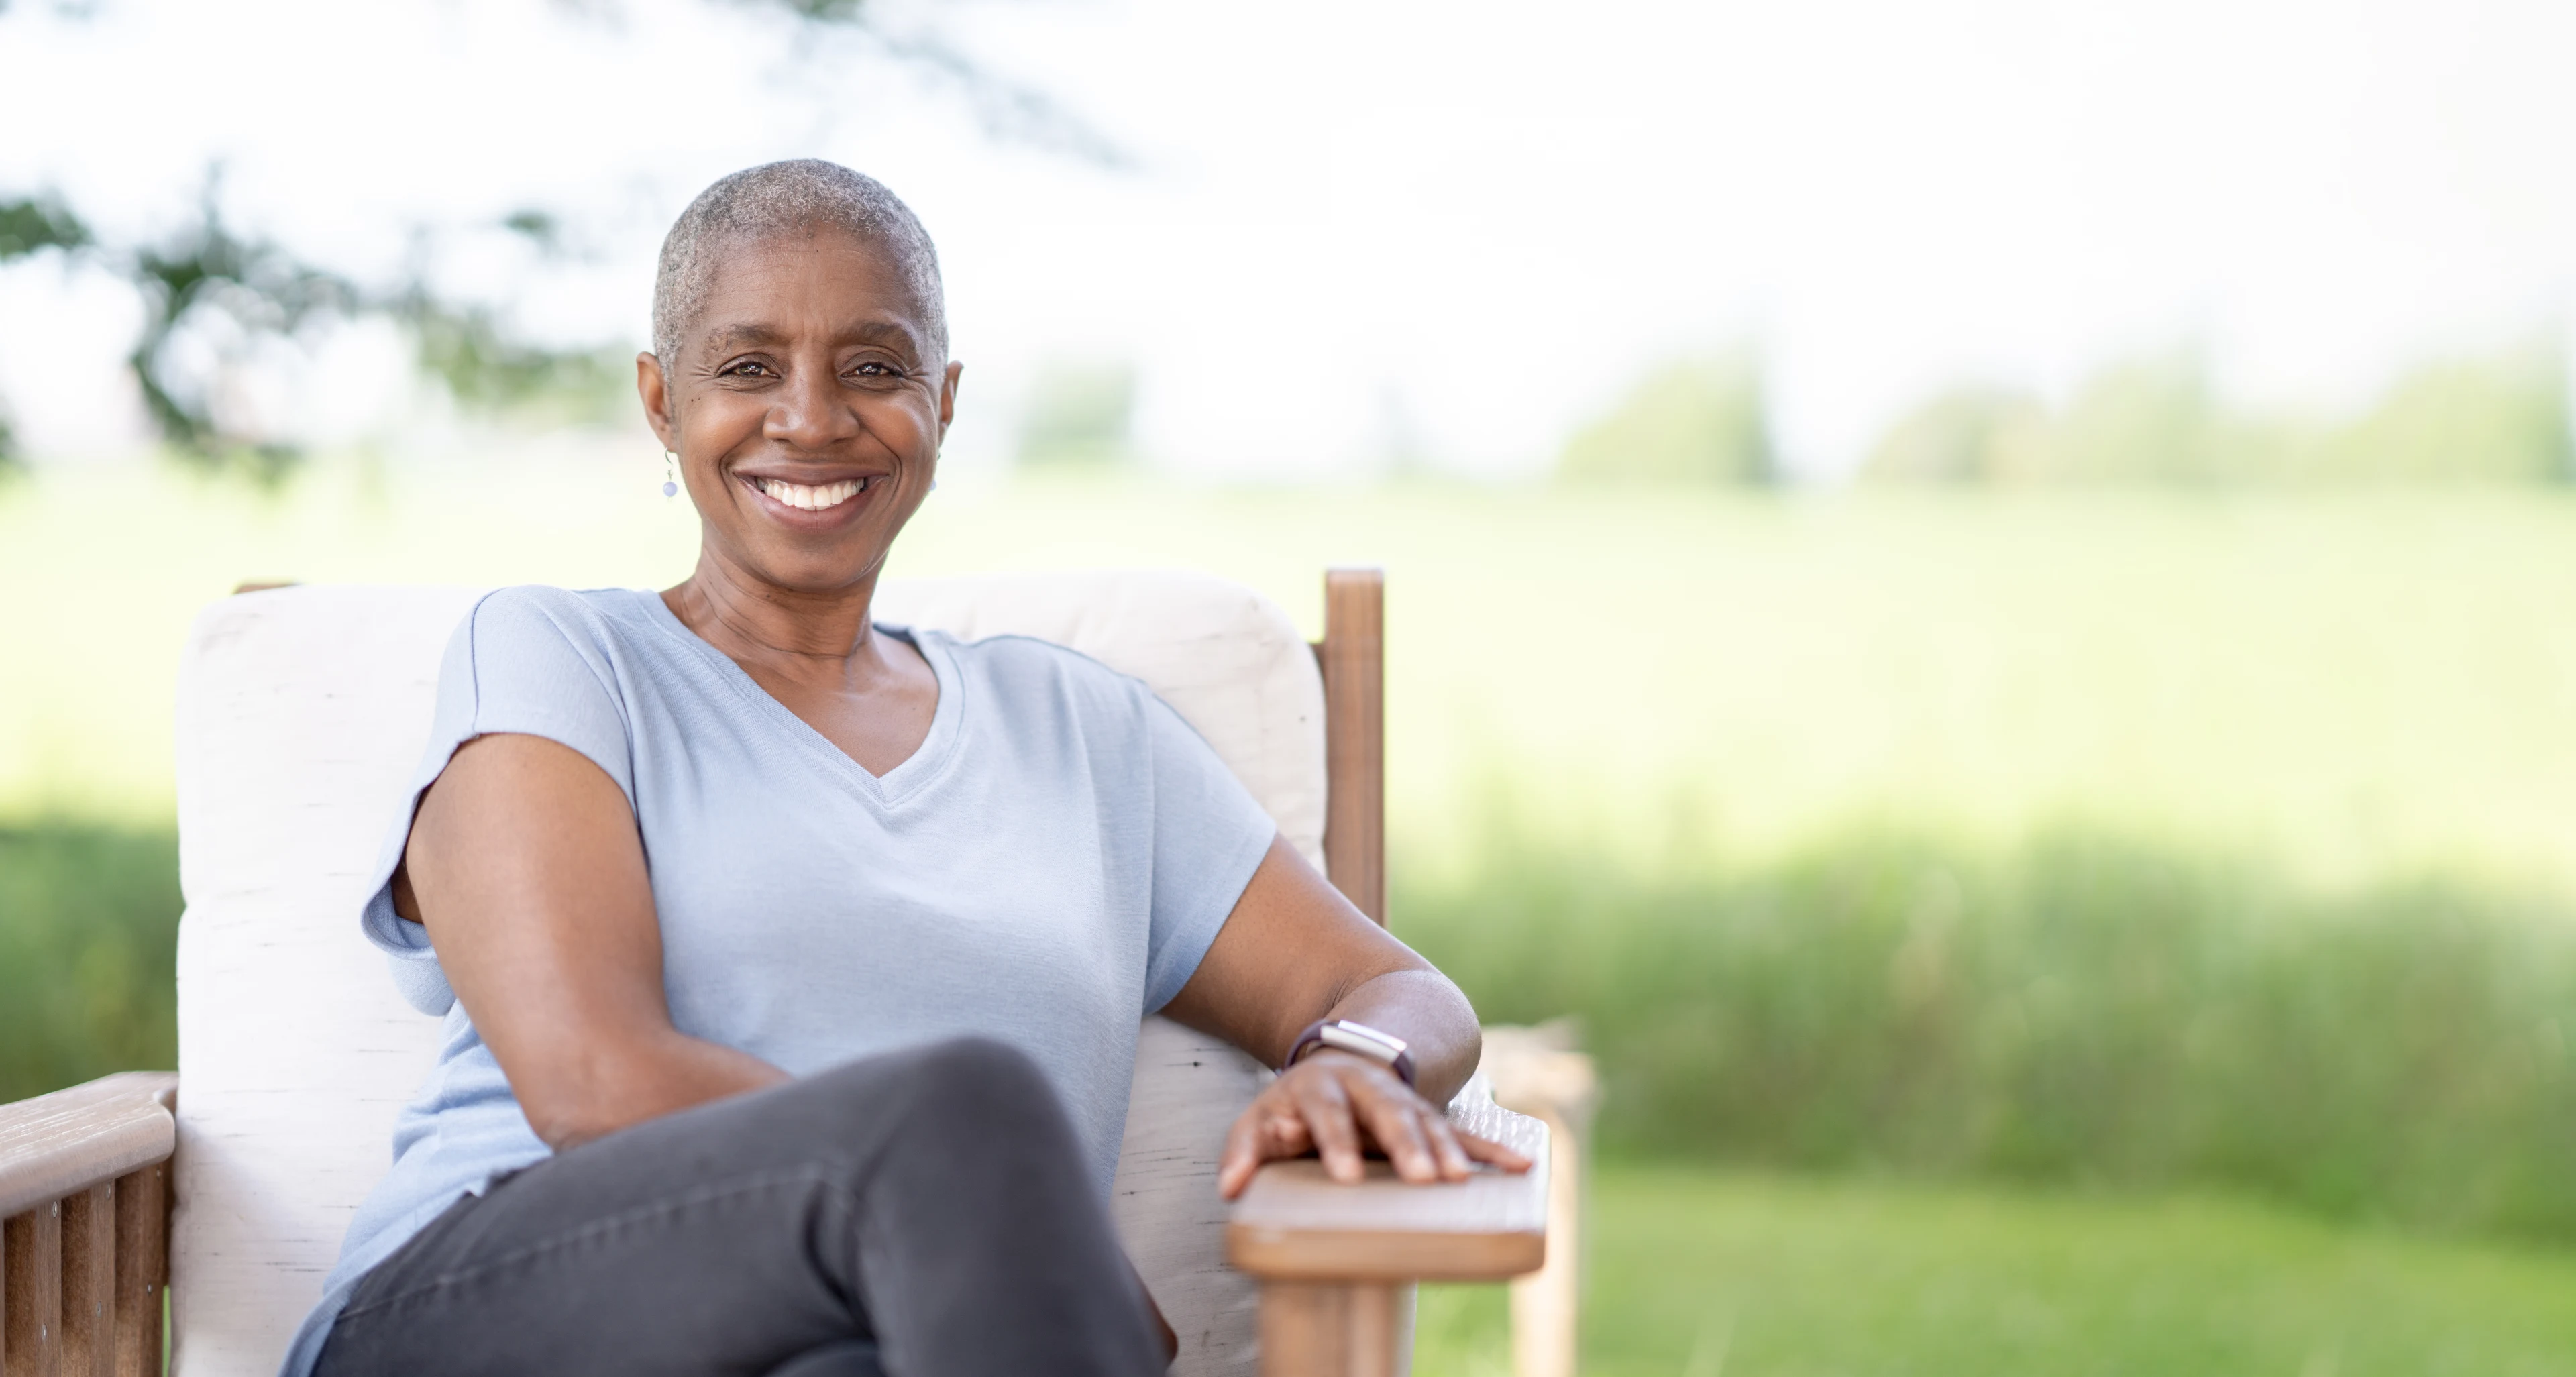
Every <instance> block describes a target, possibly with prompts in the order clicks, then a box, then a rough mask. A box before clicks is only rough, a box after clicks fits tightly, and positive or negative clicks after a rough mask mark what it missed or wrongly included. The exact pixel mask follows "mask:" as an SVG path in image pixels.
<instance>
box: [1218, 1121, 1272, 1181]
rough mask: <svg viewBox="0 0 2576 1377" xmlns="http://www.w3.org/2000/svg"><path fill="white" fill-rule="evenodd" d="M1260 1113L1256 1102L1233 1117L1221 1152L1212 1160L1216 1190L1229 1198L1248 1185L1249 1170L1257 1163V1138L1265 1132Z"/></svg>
mask: <svg viewBox="0 0 2576 1377" xmlns="http://www.w3.org/2000/svg"><path fill="white" fill-rule="evenodd" d="M1265 1127H1266V1126H1265V1122H1264V1115H1263V1113H1262V1109H1261V1106H1260V1105H1258V1104H1255V1105H1252V1106H1250V1107H1248V1108H1246V1109H1245V1110H1244V1111H1243V1112H1242V1113H1241V1114H1239V1115H1236V1116H1235V1120H1234V1127H1232V1128H1229V1129H1227V1130H1226V1131H1225V1151H1223V1152H1221V1153H1219V1154H1218V1155H1217V1159H1216V1193H1217V1195H1218V1197H1219V1198H1221V1199H1225V1200H1232V1199H1233V1198H1235V1197H1236V1196H1238V1195H1241V1194H1243V1188H1244V1187H1245V1186H1248V1185H1251V1184H1252V1173H1253V1172H1254V1171H1255V1170H1256V1169H1258V1168H1259V1167H1260V1166H1261V1139H1262V1136H1263V1134H1264V1131H1265Z"/></svg>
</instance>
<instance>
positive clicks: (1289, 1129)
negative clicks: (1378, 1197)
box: [1216, 1047, 1530, 1200]
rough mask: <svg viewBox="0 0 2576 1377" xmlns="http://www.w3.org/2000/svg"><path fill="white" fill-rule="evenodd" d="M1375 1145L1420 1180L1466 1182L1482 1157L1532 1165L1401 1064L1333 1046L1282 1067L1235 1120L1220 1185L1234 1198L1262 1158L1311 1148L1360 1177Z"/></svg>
mask: <svg viewBox="0 0 2576 1377" xmlns="http://www.w3.org/2000/svg"><path fill="white" fill-rule="evenodd" d="M1371 1146H1374V1147H1376V1148H1377V1150H1378V1151H1380V1152H1383V1153H1385V1154H1386V1159H1387V1161H1389V1162H1390V1163H1393V1164H1394V1166H1395V1174H1396V1175H1397V1176H1398V1177H1400V1178H1402V1179H1404V1180H1406V1181H1411V1182H1415V1183H1417V1184H1429V1183H1431V1182H1434V1181H1464V1180H1466V1179H1467V1177H1468V1175H1469V1174H1470V1173H1472V1172H1473V1171H1474V1170H1475V1166H1474V1164H1475V1163H1477V1162H1485V1163H1489V1164H1491V1165H1493V1166H1497V1167H1500V1168H1502V1169H1503V1170H1505V1171H1527V1170H1529V1165H1530V1162H1529V1159H1528V1158H1527V1157H1524V1156H1522V1155H1521V1154H1519V1153H1517V1152H1514V1151H1512V1150H1511V1149H1510V1148H1507V1147H1505V1146H1503V1145H1502V1144H1500V1143H1496V1142H1489V1141H1487V1140H1486V1139H1483V1138H1479V1137H1477V1136H1475V1135H1474V1134H1471V1133H1460V1132H1459V1131H1458V1130H1456V1129H1454V1128H1451V1127H1450V1126H1449V1116H1448V1115H1447V1114H1445V1113H1442V1112H1441V1109H1440V1107H1439V1106H1438V1105H1435V1104H1433V1103H1431V1102H1430V1101H1429V1100H1426V1099H1424V1098H1422V1096H1420V1095H1419V1094H1416V1093H1415V1092H1414V1089H1413V1087H1412V1086H1409V1085H1406V1084H1405V1083H1404V1080H1403V1078H1402V1077H1400V1076H1398V1075H1396V1074H1395V1073H1394V1072H1393V1071H1390V1070H1388V1069H1387V1068H1386V1067H1384V1066H1381V1065H1379V1064H1378V1063H1376V1062H1374V1061H1371V1060H1369V1059H1368V1058H1366V1057H1363V1056H1358V1055H1355V1054H1353V1053H1349V1052H1344V1051H1340V1050H1338V1049H1335V1048H1329V1047H1328V1048H1325V1049H1323V1050H1321V1051H1318V1052H1314V1053H1311V1054H1309V1055H1308V1056H1307V1057H1306V1058H1305V1059H1304V1060H1302V1061H1300V1062H1298V1063H1297V1064H1296V1065H1294V1066H1291V1067H1289V1068H1288V1069H1287V1070H1285V1071H1282V1072H1280V1073H1279V1078H1278V1079H1277V1080H1274V1081H1272V1082H1271V1083H1270V1084H1269V1085H1268V1086H1267V1087H1266V1088H1264V1089H1263V1090H1262V1092H1261V1093H1260V1094H1259V1095H1258V1096H1256V1097H1254V1099H1253V1101H1252V1104H1251V1106H1250V1107H1248V1108H1246V1109H1245V1110H1244V1111H1243V1115H1242V1117H1241V1118H1238V1119H1236V1120H1235V1121H1234V1127H1233V1129H1231V1130H1230V1131H1228V1132H1227V1134H1226V1135H1225V1155H1224V1156H1223V1157H1221V1158H1219V1159H1218V1161H1217V1170H1216V1186H1217V1191H1218V1193H1219V1194H1221V1195H1223V1196H1224V1197H1225V1198H1226V1199H1228V1200H1232V1199H1234V1198H1235V1197H1236V1196H1238V1195H1241V1194H1243V1188H1244V1187H1245V1186H1248V1185H1250V1184H1252V1174H1253V1173H1254V1172H1255V1171H1258V1170H1260V1168H1261V1164H1262V1163H1264V1162H1269V1161H1275V1160H1277V1159H1280V1158H1286V1157H1303V1156H1305V1155H1306V1154H1307V1153H1309V1152H1314V1153H1318V1154H1320V1155H1321V1156H1322V1157H1323V1159H1324V1171H1325V1173H1326V1174H1327V1175H1330V1176H1331V1177H1332V1178H1333V1179H1334V1180H1336V1181H1340V1182H1343V1183H1345V1184H1349V1183H1353V1182H1356V1181H1358V1180H1359V1179H1360V1177H1361V1175H1362V1171H1361V1167H1360V1154H1361V1153H1362V1151H1363V1150H1365V1149H1366V1148H1368V1147H1371Z"/></svg>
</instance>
